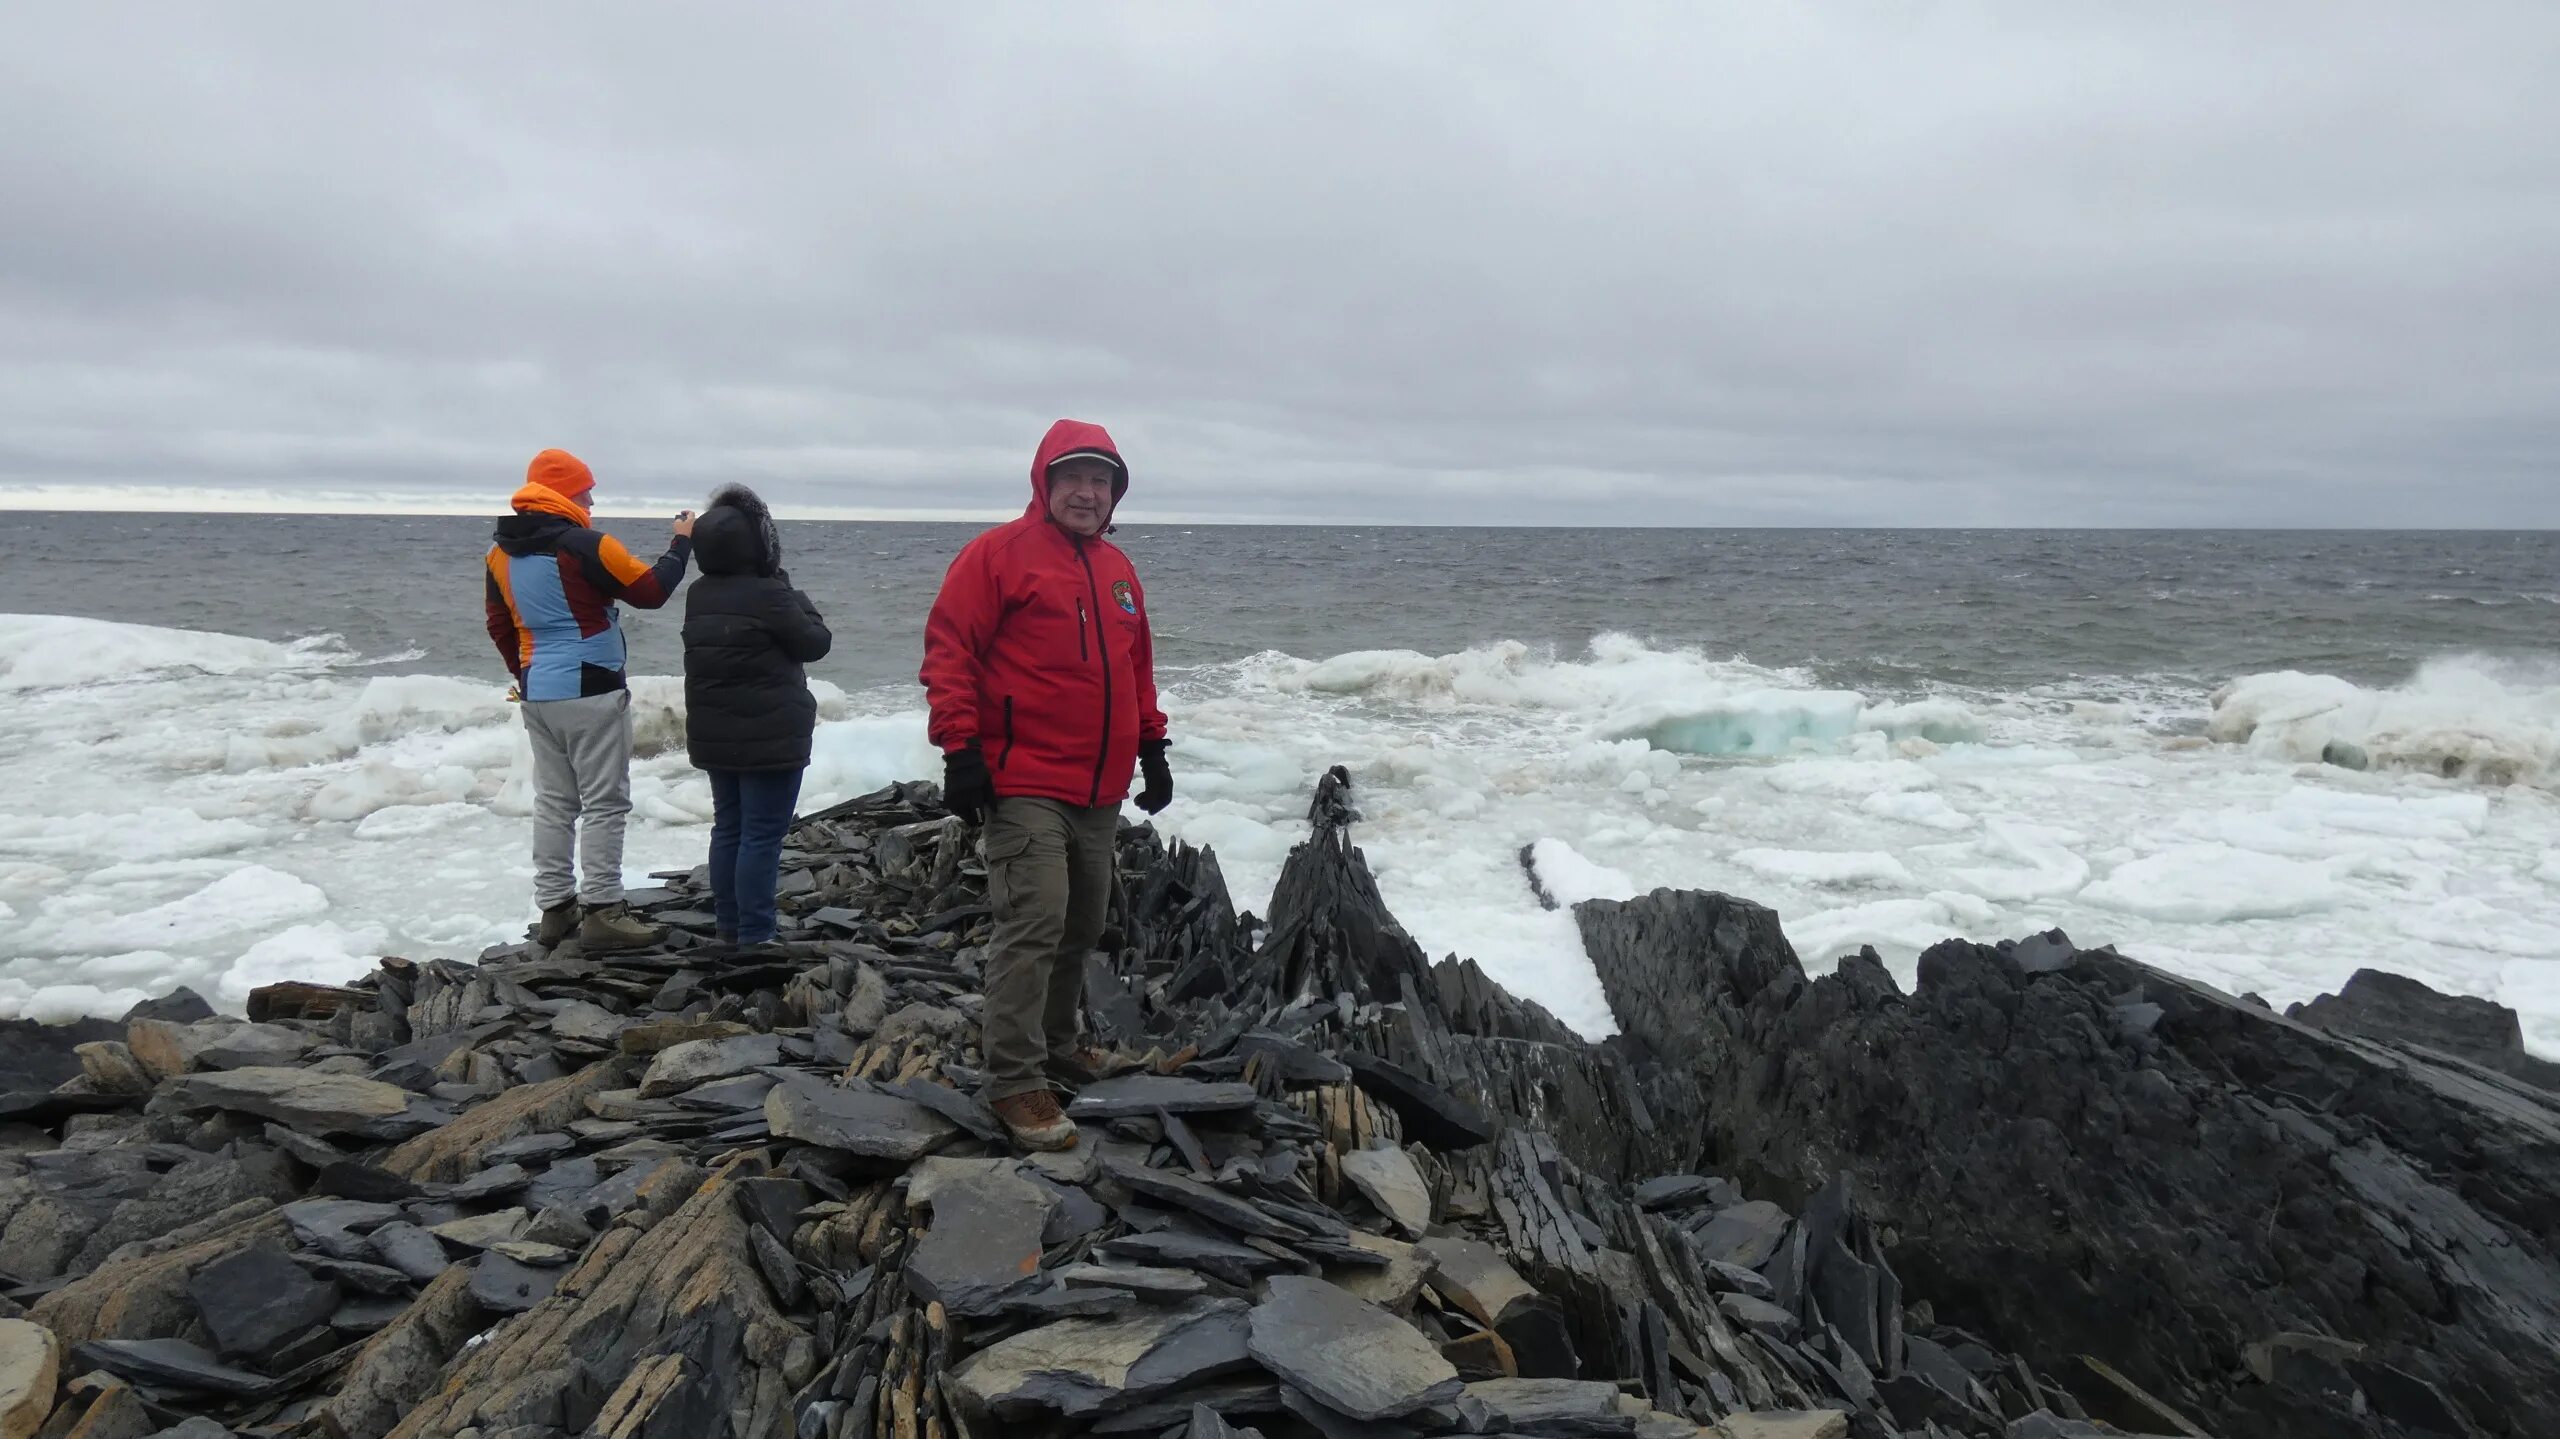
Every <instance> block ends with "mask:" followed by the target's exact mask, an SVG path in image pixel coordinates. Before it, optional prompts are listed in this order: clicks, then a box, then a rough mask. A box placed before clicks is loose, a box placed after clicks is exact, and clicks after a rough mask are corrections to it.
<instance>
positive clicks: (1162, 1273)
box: [1058, 1264, 1209, 1304]
mask: <svg viewBox="0 0 2560 1439" xmlns="http://www.w3.org/2000/svg"><path fill="white" fill-rule="evenodd" d="M1058 1279H1059V1282H1061V1283H1063V1284H1065V1285H1067V1286H1069V1287H1070V1288H1099V1289H1119V1290H1124V1291H1126V1292H1128V1293H1131V1294H1135V1295H1136V1296H1138V1297H1139V1298H1140V1299H1144V1300H1147V1301H1148V1302H1150V1303H1154V1304H1178V1303H1180V1302H1182V1301H1183V1300H1185V1299H1194V1298H1197V1297H1199V1296H1201V1295H1203V1294H1206V1293H1208V1292H1209V1281H1208V1280H1206V1279H1203V1278H1201V1277H1200V1276H1199V1275H1197V1274H1194V1273H1192V1272H1191V1271H1190V1270H1188V1269H1150V1268H1144V1267H1141V1266H1138V1265H1118V1264H1070V1265H1068V1266H1067V1267H1066V1268H1064V1269H1061V1270H1059V1271H1058Z"/></svg>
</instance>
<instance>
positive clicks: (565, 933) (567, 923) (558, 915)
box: [533, 899, 585, 949]
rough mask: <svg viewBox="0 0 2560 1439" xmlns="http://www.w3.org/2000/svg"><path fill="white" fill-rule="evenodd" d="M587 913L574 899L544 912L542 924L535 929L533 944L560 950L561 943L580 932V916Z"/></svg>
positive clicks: (565, 900) (563, 901) (564, 901)
mask: <svg viewBox="0 0 2560 1439" xmlns="http://www.w3.org/2000/svg"><path fill="white" fill-rule="evenodd" d="M584 912H585V911H583V910H581V909H579V908H578V902H577V901H576V900H574V899H564V900H562V901H560V902H559V903H558V904H555V905H553V906H551V907H550V908H549V909H546V910H544V911H543V912H542V923H540V924H538V925H535V926H534V929H533V942H534V943H536V944H538V945H541V946H542V947H543V948H544V949H558V948H559V947H560V942H561V941H562V940H565V939H567V938H568V937H569V936H571V935H573V934H576V933H577V932H578V916H579V915H580V914H582V913H584Z"/></svg>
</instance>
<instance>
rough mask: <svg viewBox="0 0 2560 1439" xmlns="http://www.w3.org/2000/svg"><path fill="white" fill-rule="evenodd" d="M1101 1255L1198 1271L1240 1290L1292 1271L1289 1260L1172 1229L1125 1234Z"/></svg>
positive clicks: (1109, 1242) (1104, 1245)
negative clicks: (1258, 1280) (1267, 1276)
mask: <svg viewBox="0 0 2560 1439" xmlns="http://www.w3.org/2000/svg"><path fill="white" fill-rule="evenodd" d="M1102 1252H1103V1253H1104V1254H1106V1255H1109V1256H1110V1257H1111V1258H1113V1259H1119V1260H1125V1261H1127V1262H1129V1263H1131V1264H1141V1265H1150V1266H1159V1267H1170V1268H1177V1269H1196V1270H1199V1271H1200V1272H1201V1273H1203V1274H1206V1275H1208V1276H1209V1277H1211V1278H1213V1279H1222V1280H1225V1281H1226V1282H1227V1283H1229V1284H1233V1285H1235V1286H1237V1287H1239V1288H1244V1287H1249V1286H1250V1285H1251V1284H1252V1283H1253V1281H1254V1279H1255V1277H1256V1276H1258V1275H1262V1274H1268V1273H1270V1272H1271V1271H1273V1270H1275V1269H1285V1268H1288V1267H1289V1263H1288V1261H1287V1260H1285V1259H1280V1258H1277V1257H1274V1256H1273V1255H1269V1254H1266V1253H1264V1252H1263V1251H1261V1250H1259V1249H1255V1248H1253V1247H1252V1246H1250V1245H1245V1244H1238V1243H1236V1242H1235V1241H1234V1240H1231V1239H1213V1238H1210V1237H1209V1236H1207V1235H1203V1234H1186V1233H1183V1232H1181V1231H1179V1230H1173V1229H1165V1230H1159V1231H1157V1232H1155V1233H1153V1234H1124V1235H1122V1236H1121V1237H1119V1238H1117V1239H1112V1240H1106V1241H1105V1242H1104V1243H1103V1246H1102Z"/></svg>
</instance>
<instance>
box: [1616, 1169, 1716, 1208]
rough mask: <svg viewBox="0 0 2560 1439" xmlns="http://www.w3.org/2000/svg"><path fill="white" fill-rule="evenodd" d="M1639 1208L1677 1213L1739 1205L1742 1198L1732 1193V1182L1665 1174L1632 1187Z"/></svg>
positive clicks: (1712, 1176) (1710, 1176)
mask: <svg viewBox="0 0 2560 1439" xmlns="http://www.w3.org/2000/svg"><path fill="white" fill-rule="evenodd" d="M1631 1197H1632V1198H1634V1200H1635V1202H1636V1207H1637V1208H1639V1209H1655V1210H1679V1209H1691V1208H1695V1207H1696V1206H1698V1205H1702V1204H1705V1205H1715V1206H1719V1207H1721V1206H1724V1205H1729V1204H1738V1203H1740V1202H1741V1200H1742V1196H1741V1195H1739V1194H1736V1193H1735V1192H1734V1190H1733V1182H1732V1181H1731V1180H1728V1179H1719V1178H1717V1177H1715V1176H1714V1175H1711V1174H1666V1175H1663V1176H1661V1177H1660V1178H1658V1179H1648V1180H1646V1181H1645V1182H1643V1183H1642V1184H1639V1185H1637V1186H1636V1187H1635V1193H1634V1194H1633V1195H1632V1196H1631Z"/></svg>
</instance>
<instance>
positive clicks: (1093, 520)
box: [1049, 460, 1112, 536]
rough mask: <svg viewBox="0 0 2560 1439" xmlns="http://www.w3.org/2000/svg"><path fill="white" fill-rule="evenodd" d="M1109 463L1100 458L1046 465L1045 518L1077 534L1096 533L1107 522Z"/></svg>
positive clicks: (1109, 482) (1109, 512) (1109, 480)
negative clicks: (1046, 504)
mask: <svg viewBox="0 0 2560 1439" xmlns="http://www.w3.org/2000/svg"><path fill="white" fill-rule="evenodd" d="M1111 474H1112V471H1111V466H1110V465H1109V464H1108V463H1106V462H1104V461H1101V460H1067V461H1064V462H1063V463H1060V464H1056V465H1052V466H1050V467H1049V518H1051V519H1053V520H1056V521H1057V522H1058V523H1059V524H1061V525H1064V526H1066V527H1067V528H1068V529H1069V530H1072V531H1073V532H1075V533H1076V534H1079V535H1088V536H1090V535H1098V534H1101V533H1102V530H1103V527H1104V526H1106V525H1108V524H1110V523H1111Z"/></svg>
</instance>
